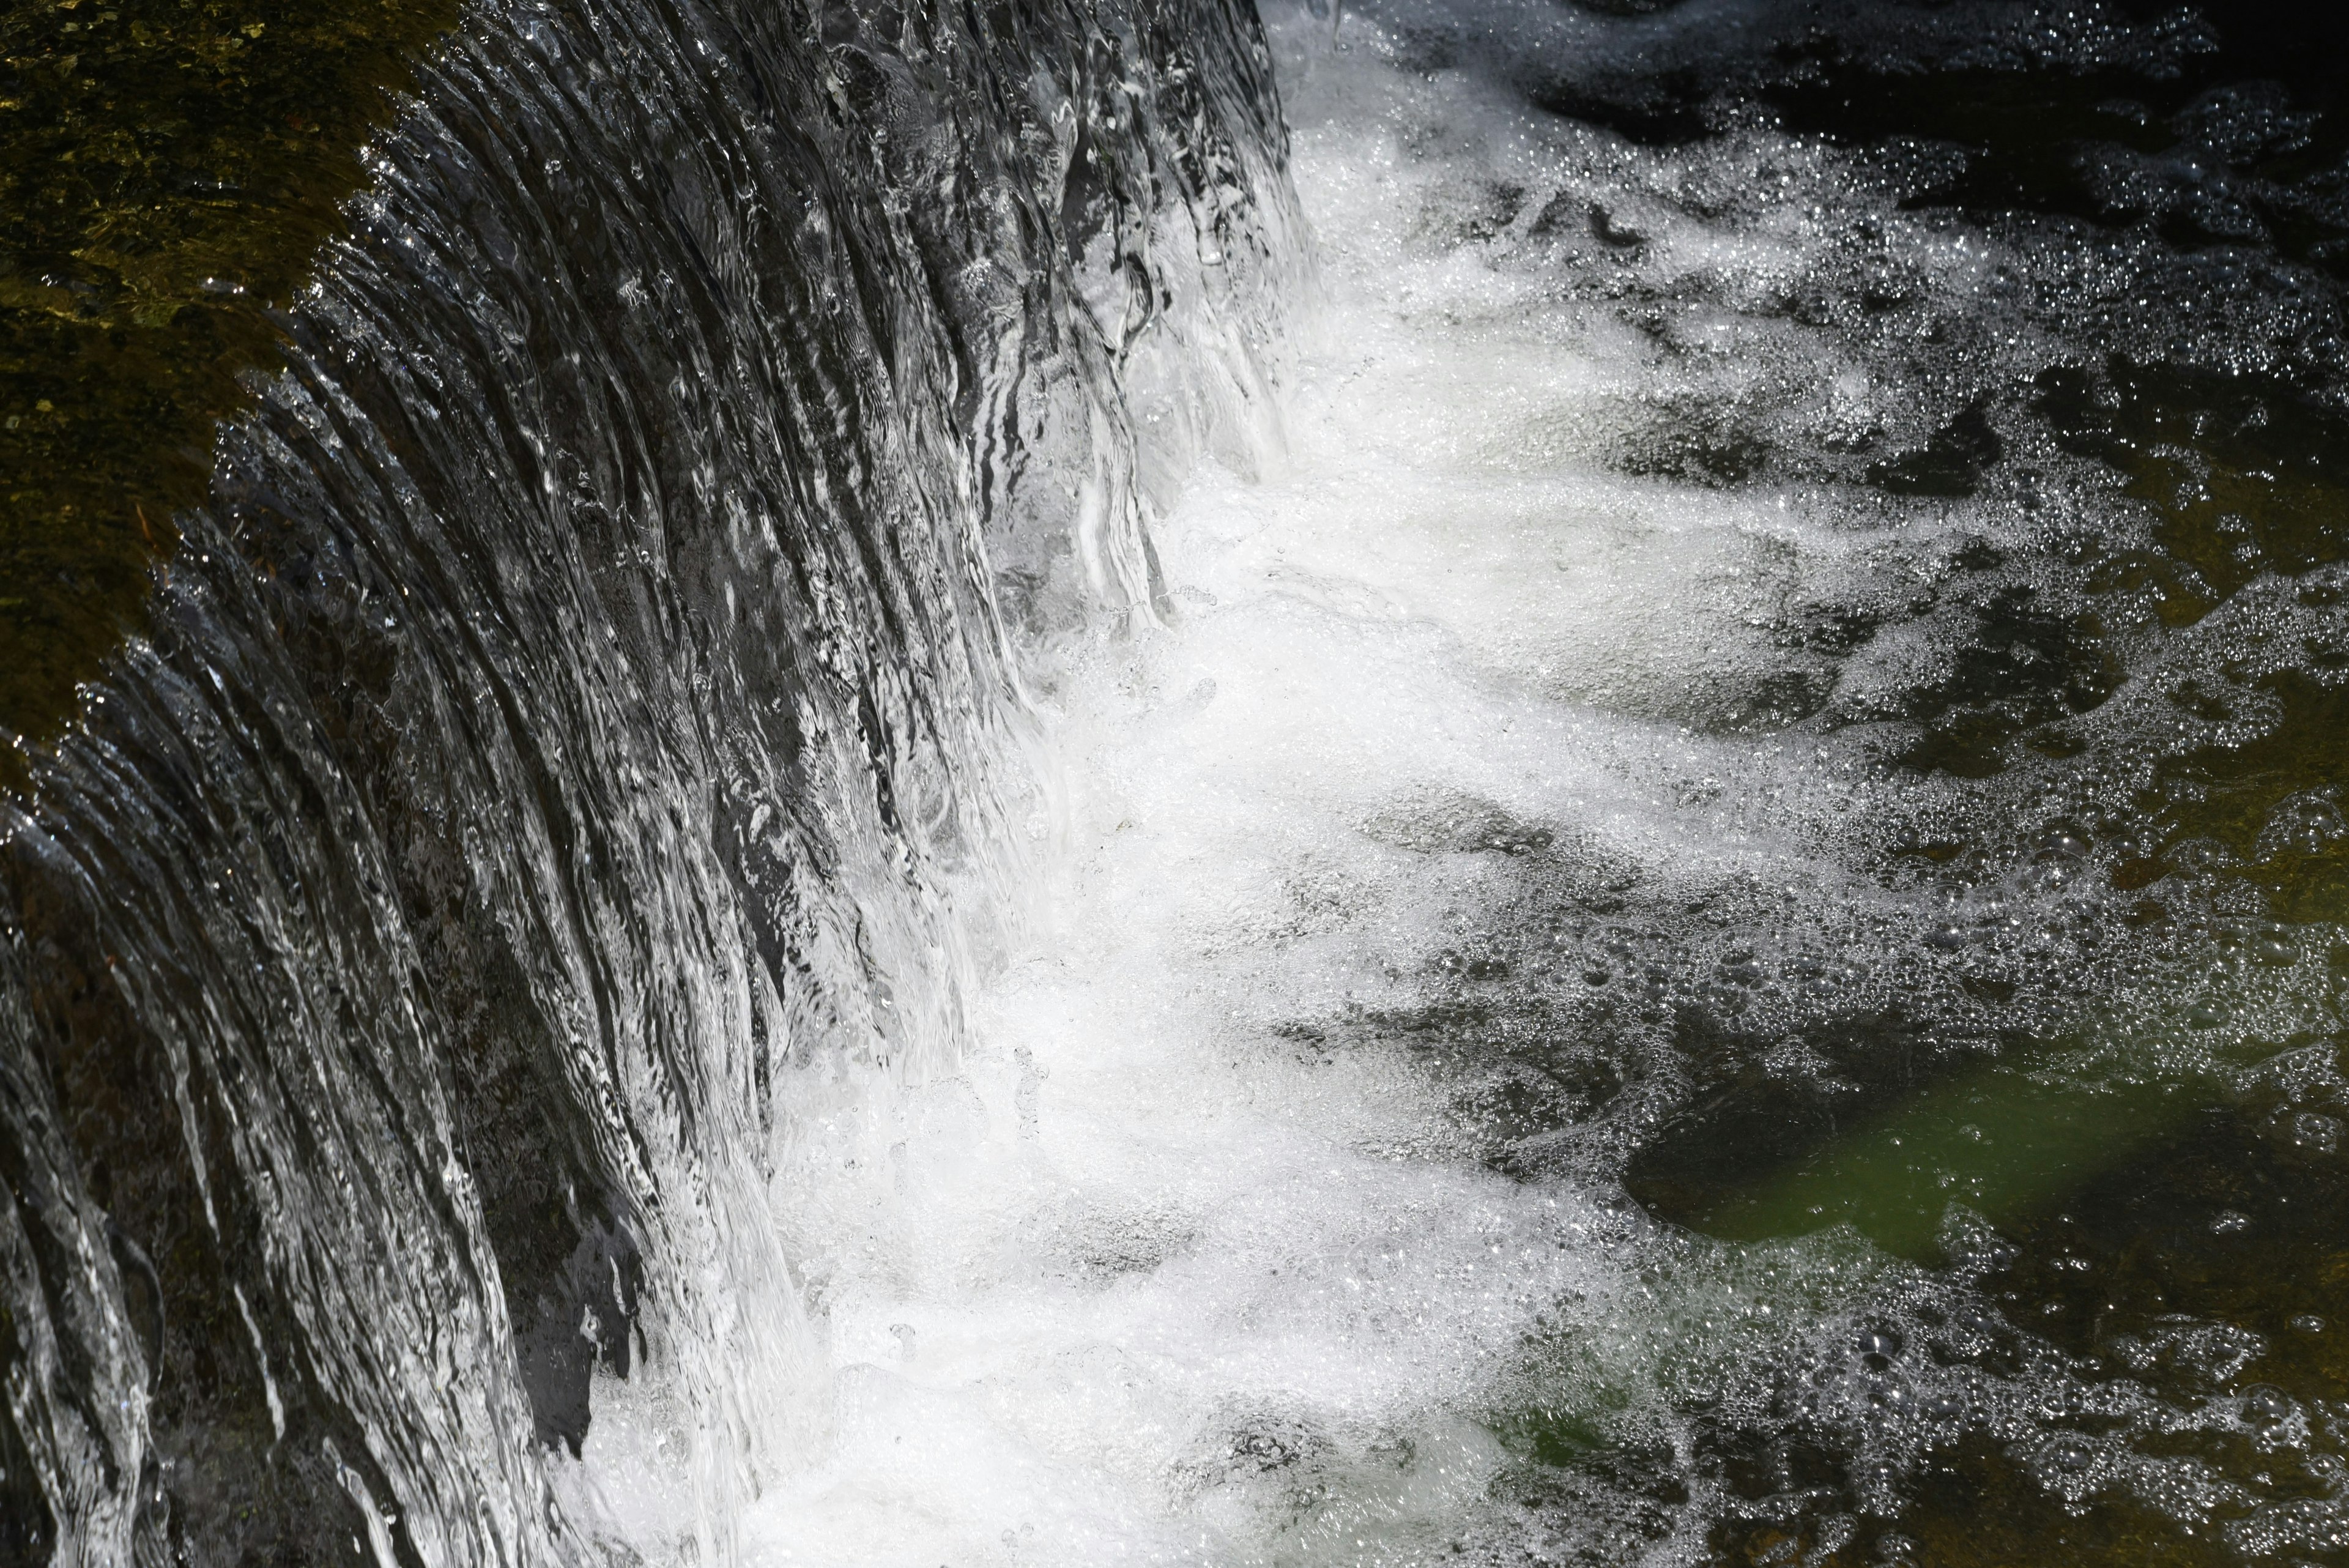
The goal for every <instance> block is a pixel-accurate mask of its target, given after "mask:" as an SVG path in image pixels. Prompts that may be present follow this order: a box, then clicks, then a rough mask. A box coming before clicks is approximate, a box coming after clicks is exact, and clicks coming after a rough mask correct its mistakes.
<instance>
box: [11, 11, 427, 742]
mask: <svg viewBox="0 0 2349 1568" xmlns="http://www.w3.org/2000/svg"><path fill="white" fill-rule="evenodd" d="M458 11H459V6H458V5H457V4H456V0H336V3H335V4H326V3H325V0H5V9H0V726H5V728H6V729H7V730H10V731H13V732H16V733H17V734H19V735H21V736H24V737H25V738H26V739H27V740H30V741H34V742H38V741H40V740H43V739H46V738H47V737H49V736H52V735H54V734H55V733H56V732H57V730H58V729H59V728H60V727H61V726H62V725H63V724H64V723H65V722H66V721H67V720H68V719H69V718H70V717H71V716H72V713H73V711H74V705H75V696H74V690H75V687H76V685H77V683H78V682H80V681H83V680H88V678H89V677H90V676H92V675H93V674H95V673H96V672H97V671H98V669H99V667H100V664H101V662H102V660H103V659H105V657H106V655H107V654H108V652H109V650H111V649H113V648H115V647H116V646H117V645H118V644H119V641H120V640H121V639H122V638H123V637H124V636H125V635H126V634H128V633H131V632H135V631H136V630H137V629H138V628H139V627H140V623H141V618H142V616H143V613H144V602H145V599H146V597H147V590H148V584H149V581H150V568H151V567H152V566H153V564H154V563H155V562H156V560H157V559H158V558H159V557H160V556H161V555H163V554H164V553H166V552H168V551H169V550H170V549H171V545H172V544H173V542H174V540H175V538H176V535H175V532H174V530H173V528H172V527H171V521H170V520H171V517H172V515H173V514H174V513H175V512H176V511H177V510H178V509H180V508H182V507H186V506H190V505H193V504H197V503H200V502H201V501H202V500H203V498H204V494H205V488H206V484H207V483H208V480H209V478H210V475H211V472H212V431H213V429H214V426H215V424H216V423H217V421H220V420H221V419H222V417H224V416H227V415H229V414H232V413H233V412H235V411H236V410H237V409H238V408H239V407H240V406H242V404H243V402H244V400H245V397H246V394H245V393H244V391H243V387H242V385H241V382H240V377H241V376H242V375H243V374H244V373H246V372H249V371H251V370H254V369H268V368H269V367H271V366H273V365H274V363H275V362H276V357H277V353H278V327H277V326H276V323H275V319H274V313H275V312H277V311H279V310H282V309H283V308H284V306H285V305H286V303H287V302H288V301H289V300H290V298H291V297H292V296H293V293H294V291H295V289H296V288H297V287H298V286H300V284H301V282H302V280H303V277H304V275H305V273H306V272H307V270H308V268H309V265H310V263H311V258H312V257H313V256H314V255H315V254H316V250H317V247H318V245H319V244H320V243H321V242H322V241H323V240H325V239H326V238H327V237H328V236H329V235H330V234H333V233H334V232H335V230H336V228H337V226H338V225H339V224H340V222H341V203H342V202H343V201H344V200H345V198H347V197H348V196H349V195H350V194H351V192H353V191H355V190H356V189H357V187H358V185H359V184H360V182H361V179H362V173H363V171H362V168H361V163H360V157H359V153H360V149H361V148H362V146H363V145H364V143H365V141H366V139H367V135H368V134H369V132H370V131H371V130H374V129H375V128H377V127H378V126H380V125H382V124H384V123H385V122H386V121H387V120H388V119H389V118H390V115H391V112H392V109H393V104H394V99H393V98H392V96H391V95H392V94H393V93H395V92H397V91H399V90H401V89H403V88H408V87H409V86H410V85H411V84H412V81H413V64H412V63H413V62H414V61H415V60H416V59H417V58H418V57H419V52H420V50H421V49H422V48H423V47H425V46H426V45H427V44H429V42H430V41H431V40H432V39H433V38H434V37H435V36H438V35H440V33H442V32H444V31H446V30H447V29H448V28H450V26H453V25H454V24H455V22H456V20H457V16H458ZM20 769H21V759H20V758H19V757H17V756H15V755H9V754H0V770H5V772H7V773H8V774H12V775H13V774H17V773H18V772H19V771H20Z"/></svg>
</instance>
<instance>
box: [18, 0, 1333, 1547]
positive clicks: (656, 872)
mask: <svg viewBox="0 0 2349 1568" xmlns="http://www.w3.org/2000/svg"><path fill="white" fill-rule="evenodd" d="M1283 159H1284V143H1283V131H1282V128H1281V125H1280V122H1279V119H1278V109H1277V103H1276V99H1275V97H1274V91H1273V87H1272V83H1271V79H1270V76H1269V56H1268V53H1267V50H1266V47H1265V45H1264V42H1263V39H1262V37H1261V36H1260V33H1259V30H1258V25H1257V20H1256V18H1255V16H1253V14H1252V12H1251V11H1250V10H1249V9H1248V7H1247V5H1244V4H1235V3H1231V0H1184V3H1180V4H1174V3H1168V0H1100V3H1095V0H1010V3H1007V4H986V5H978V4H972V5H960V4H957V5H938V6H919V5H895V4H890V3H886V0H809V3H806V4H800V3H797V0H793V3H790V4H782V5H754V4H747V3H745V4H737V3H734V0H715V3H710V4H702V3H698V0H576V3H564V4H537V3H523V4H515V5H484V6H481V7H480V8H478V9H477V10H475V11H474V12H473V13H472V14H471V16H469V17H468V19H467V20H466V22H465V24H464V26H462V28H461V29H460V31H459V32H458V33H457V34H456V35H455V36H452V37H450V39H448V40H447V41H446V42H445V43H444V45H443V46H441V47H440V48H439V49H437V50H436V51H435V53H434V54H433V56H432V57H431V58H430V59H429V62H427V63H426V65H425V66H424V67H423V68H422V70H421V74H420V86H419V90H418V92H417V94H416V96H415V98H414V99H413V100H412V101H410V102H409V103H407V104H406V105H405V107H404V109H403V110H402V113H401V115H400V117H399V119H398V125H397V127H396V128H395V129H393V130H390V131H388V132H387V133H386V134H384V135H383V136H382V137H381V138H380V140H378V141H377V142H376V143H375V144H374V145H373V146H371V147H370V148H368V149H367V152H366V160H367V168H368V171H369V182H368V185H367V189H366V191H365V192H364V193H363V194H362V195H361V196H359V197H358V198H357V200H356V201H355V202H353V204H352V207H351V210H350V227H349V232H348V234H347V236H346V237H344V238H342V239H340V240H337V241H336V242H335V243H333V244H330V245H329V246H328V247H327V249H326V252H325V253H324V254H322V255H321V256H320V257H319V258H318V263H317V267H316V279H315V282H314V283H313V284H312V285H311V286H309V287H308V288H307V289H306V291H305V293H304V294H303V296H301V298H300V299H299V301H298V303H297V304H296V305H295V307H294V309H293V310H292V311H291V313H290V314H289V316H288V317H287V318H286V320H285V333H286V336H287V338H288V340H289V348H288V350H287V356H286V368H285V370H284V372H283V373H282V374H276V375H273V376H269V377H263V378H256V379H254V383H253V386H252V392H253V395H254V400H255V406H254V410H253V411H252V412H251V413H250V414H248V415H246V416H244V417H243V418H241V419H239V420H237V421H233V423H231V424H229V425H227V426H225V427H223V429H222V433H221V437H220V446H219V455H218V462H217V470H216V477H215V481H214V485H213V501H212V504H210V505H209V506H207V507H205V508H203V509H202V510H201V511H196V512H191V513H190V514H185V515H184V516H183V517H182V518H181V520H180V521H181V530H182V535H183V538H182V542H181V545H180V547H179V549H178V550H177V552H176V553H175V554H174V555H173V556H171V559H170V560H169V561H168V563H166V564H165V565H164V566H162V567H161V568H160V571H159V573H158V576H157V580H156V586H155V588H154V608H153V625H152V632H151V635H150V636H149V637H147V638H145V639H141V640H139V641H136V642H134V643H132V644H130V645H129V646H127V647H125V648H124V649H122V650H121V652H120V654H119V657H117V658H116V659H114V660H113V662H112V663H111V665H110V666H109V669H108V670H106V671H105V672H104V673H103V675H102V677H101V678H99V679H97V680H92V681H91V682H90V683H89V684H88V687H87V688H86V689H85V693H84V698H85V700H84V704H83V710H82V716H81V718H80V719H79V720H78V722H76V724H75V725H74V727H73V729H72V731H71V732H69V733H68V734H67V735H66V736H65V737H64V738H63V739H62V740H61V741H59V742H58V743H57V745H56V746H55V747H54V748H53V749H45V750H42V751H41V752H39V753H38V754H36V756H35V758H34V760H33V772H34V784H33V787H32V788H31V790H30V792H29V793H28V794H26V796H25V797H24V798H23V799H22V800H21V801H19V802H17V803H16V804H14V805H10V807H9V808H8V817H7V825H6V828H5V843H6V850H5V873H0V887H5V907H6V920H5V939H6V940H5V957H0V968H5V975H0V1012H5V1026H4V1027H0V1034H4V1035H5V1044H0V1085H5V1088H0V1158H5V1160H6V1161H7V1165H6V1168H5V1175H6V1178H7V1180H8V1184H9V1188H10V1190H11V1191H12V1192H13V1194H14V1195H15V1201H14V1202H13V1203H11V1204H7V1205H0V1260H5V1263H0V1266H5V1272H6V1283H5V1289H0V1299H5V1317H0V1324H5V1332H0V1374H5V1385H6V1389H7V1403H6V1413H5V1417H0V1514H5V1520H6V1522H5V1525H0V1555H5V1557H7V1559H8V1560H9V1561H11V1562H14V1561H19V1560H21V1561H26V1562H40V1561H44V1560H47V1561H54V1562H57V1563H90V1564H110V1563H129V1562H134V1561H135V1562H140V1563H164V1562H181V1561H189V1562H199V1563H216V1562H217V1563H227V1562H243V1561H264V1560H266V1561H298V1562H304V1563H329V1562H336V1561H347V1560H355V1561H374V1562H378V1563H386V1564H389V1563H411V1564H423V1563H430V1564H436V1565H437V1564H444V1563H447V1564H456V1563H507V1564H522V1563H567V1562H578V1561H583V1560H585V1559H586V1558H587V1556H589V1555H591V1554H592V1553H591V1549H590V1548H589V1547H588V1546H587V1544H586V1539H587V1537H586V1533H585V1528H586V1527H585V1524H584V1522H583V1521H582V1520H581V1519H580V1518H579V1517H578V1509H577V1508H575V1507H574V1508H569V1509H566V1507H565V1506H564V1501H563V1498H562V1497H561V1496H559V1495H558V1492H559V1491H560V1490H561V1489H560V1487H559V1486H558V1484H557V1480H556V1479H555V1471H556V1470H557V1469H560V1468H561V1466H563V1465H564V1464H566V1463H571V1462H573V1461H570V1460H569V1459H568V1454H569V1453H573V1452H576V1451H577V1449H578V1448H579V1445H580V1443H581V1441H582V1439H583V1438H584V1437H585V1435H586V1434H587V1433H588V1432H589V1431H590V1429H591V1428H592V1426H593V1423H594V1420H595V1404H594V1400H593V1399H592V1398H591V1394H590V1390H591V1386H592V1385H593V1381H594V1379H595V1378H597V1377H603V1378H606V1379H617V1378H624V1377H637V1378H642V1377H644V1376H652V1375H655V1374H657V1376H659V1377H661V1379H662V1380H663V1383H664V1386H666V1387H667V1388H669V1389H672V1390H675V1391H678V1397H679V1398H681V1399H683V1400H684V1401H685V1403H686V1407H687V1409H688V1414H687V1416H686V1417H685V1419H684V1421H683V1430H684V1432H685V1434H686V1437H685V1439H684V1441H685V1444H686V1446H688V1447H689V1448H690V1449H691V1454H690V1456H689V1458H688V1459H687V1460H686V1461H685V1462H684V1463H683V1466H682V1468H681V1469H679V1470H678V1475H680V1476H682V1477H685V1478H687V1480H686V1481H685V1482H681V1483H680V1484H688V1485H689V1486H690V1488H691V1490H692V1493H693V1498H694V1505H693V1508H692V1515H693V1517H694V1519H695V1520H696V1521H698V1523H697V1525H696V1530H697V1531H698V1552H699V1553H700V1554H701V1555H702V1556H703V1558H704V1560H706V1561H712V1562H716V1561H725V1560H728V1558H729V1556H730V1552H731V1551H732V1544H731V1537H732V1531H733V1524H732V1520H733V1519H734V1517H735V1516H736V1514H737V1513H738V1512H739V1511H740V1508H741V1507H742V1506H744V1504H745V1503H746V1502H747V1501H748V1498H747V1496H746V1494H745V1492H744V1490H743V1489H744V1488H746V1487H748V1486H750V1485H752V1484H753V1479H752V1478H755V1477H756V1476H758V1475H759V1474H761V1473H763V1469H771V1466H772V1465H773V1464H774V1463H775V1462H778V1461H779V1459H781V1457H784V1456H788V1455H789V1454H791V1453H792V1452H793V1451H795V1445H801V1446H803V1445H805V1444H806V1443H808V1442H811V1441H812V1440H814V1439H815V1438H816V1437H817V1436H819V1435H820V1428H821V1426H822V1419H823V1418H822V1417H821V1415H820V1413H818V1407H819V1405H820V1401H816V1400H813V1399H812V1398H811V1397H808V1389H809V1387H810V1386H812V1384H813V1383H815V1382H818V1381H820V1379H821V1376H822V1369H821V1367H820V1366H817V1365H815V1363H814V1361H813V1360H812V1355H811V1351H810V1349H809V1341H808V1334H807V1327H806V1324H804V1323H803V1322H802V1316H801V1309H800V1305H799V1303H800V1300H801V1297H800V1294H799V1292H798V1287H797V1285H796V1284H795V1282H794V1281H793V1279H792V1272H791V1271H792V1260H790V1259H789V1258H787V1257H786V1256H785V1255H784V1253H783V1251H782V1249H781V1244H780V1241H779V1239H778V1231H777V1228H776V1225H775V1223H774V1217H773V1214H772V1212H771V1202H772V1198H771V1189H770V1183H771V1179H772V1177H773V1175H774V1173H775V1171H776V1169H777V1168H778V1161H779V1159H780V1158H781V1151H782V1150H783V1149H784V1148H785V1147H787V1145H788V1144H789V1141H790V1140H791V1139H792V1137H794V1136H795V1129H796V1128H797V1127H800V1126H801V1125H802V1122H803V1121H804V1119H805V1118H807V1117H808V1116H811V1115H812V1114H815V1112H816V1111H817V1110H819V1109H821V1107H822V1106H824V1105H826V1104H827V1103H830V1102H828V1101H827V1099H826V1096H831V1097H832V1099H833V1100H840V1099H843V1097H844V1098H846V1099H848V1100H851V1101H855V1100H857V1099H858V1098H859V1096H863V1097H864V1098H865V1099H871V1098H873V1097H874V1096H885V1095H886V1093H887V1087H886V1086H887V1085H890V1084H893V1083H899V1082H912V1081H917V1080H919V1079H921V1078H922V1077H923V1076H924V1075H926V1074H929V1073H933V1072H935V1071H936V1070H938V1069H939V1068H940V1066H941V1065H942V1064H946V1063H948V1062H950V1061H951V1059H952V1058H953V1056H954V1054H955V1052H956V1050H957V1044H956V1042H957V1032H958V1031H959V1030H960V1029H961V1027H962V1024H961V1022H960V1019H961V1014H962V1010H963V1008H964V1005H965V996H966V991H967V981H968V974H969V973H970V971H971V968H972V965H973V963H974V962H975V961H977V959H978V957H979V956H981V955H980V953H979V950H980V949H983V948H984V947H985V945H986V943H987V942H988V940H989V939H988V936H987V933H988V931H989V930H990V929H995V928H996V927H997V926H998V925H999V924H1000V921H1001V920H1002V919H1004V918H1006V916H1007V912H1008V909H1009V906H1008V905H1007V904H1006V902H1005V900H1006V899H1007V898H1008V896H1009V895H1008V894H1007V891H1006V886H1007V879H1012V880H1016V877H1015V876H1014V868H1015V867H1016V864H1017V862H1018V860H1019V857H1020V856H1021V855H1022V854H1023V853H1025V852H1026V851H1025V848H1024V846H1026V844H1027V843H1028V838H1027V836H1026V833H1025V831H1024V827H1025V824H1026V822H1027V820H1028V818H1029V817H1030V815H1033V813H1034V812H1035V811H1037V810H1038V809H1040V807H1039V806H1038V805H1037V801H1036V791H1037V789H1038V787H1039V786H1038V784H1037V781H1036V778H1035V776H1034V774H1033V771H1032V769H1031V768H1030V766H1029V765H1028V762H1027V760H1026V757H1027V749H1028V742H1027V741H1026V740H1025V739H1024V737H1025V736H1026V735H1027V734H1028V733H1029V732H1030V729H1031V728H1032V726H1031V723H1030V719H1029V717H1028V714H1029V711H1030V710H1029V705H1028V702H1027V700H1026V699H1025V697H1024V696H1023V693H1022V691H1021V679H1022V677H1021V674H1020V663H1019V656H1018V654H1017V651H1016V649H1018V647H1019V645H1020V644H1021V643H1022V641H1023V639H1033V638H1035V637H1037V636H1039V635H1042V634H1043V633H1045V632H1047V631H1049V630H1050V629H1051V628H1055V627H1066V626H1068V625H1071V624H1074V623H1077V622H1079V621H1082V620H1084V619H1086V618H1093V617H1098V616H1101V615H1104V614H1111V615H1131V616H1133V617H1138V618H1142V619H1143V620H1144V621H1147V620H1148V619H1150V618H1153V617H1154V616H1155V615H1156V614H1157V613H1158V611H1157V609H1155V608H1154V601H1155V600H1157V599H1158V598H1159V597H1160V596H1161V595H1162V594H1163V592H1164V587H1163V585H1162V584H1161V583H1160V581H1159V580H1158V576H1157V573H1156V568H1155V566H1154V559H1153V556H1152V550H1151V545H1150V543H1149V538H1148V533H1147V519H1148V517H1149V515H1150V514H1151V513H1152V511H1153V509H1154V507H1156V506H1158V505H1160V504H1163V503H1164V483H1165V475H1167V474H1169V473H1175V472H1182V471H1183V470H1185V468H1186V467H1187V464H1188V462H1189V461H1190V454H1192V453H1195V452H1207V451H1212V450H1216V449H1217V448H1218V443H1220V444H1221V448H1222V449H1223V450H1226V451H1228V452H1234V453H1237V452H1241V451H1243V450H1244V449H1245V448H1246V447H1247V443H1248V441H1250V440H1251V439H1252V438H1251V436H1250V434H1249V432H1250V431H1251V430H1252V428H1253V427H1255V426H1256V425H1257V424H1260V423H1261V422H1262V421H1264V420H1265V419H1267V418H1268V415H1269V404H1268V395H1269V389H1268V381H1267V379H1266V378H1267V375H1268V368H1269V367H1270V366H1272V365H1273V363H1274V362H1275V358H1276V349H1275V345H1276V342H1277V337H1278V320H1277V317H1278V309H1279V301H1280V299H1281V298H1282V297H1283V296H1284V293H1285V289H1286V286H1287V282H1288V276H1289V275H1290V274H1291V272H1292V271H1293V268H1294V257H1295V254H1296V252H1295V236H1294V234H1293V232H1292V231H1293V224H1292V222H1291V218H1290V213H1289V207H1288V196H1287V195H1286V191H1285V174H1284V172H1283ZM872 1085H879V1086H878V1087H874V1086H872Z"/></svg>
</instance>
